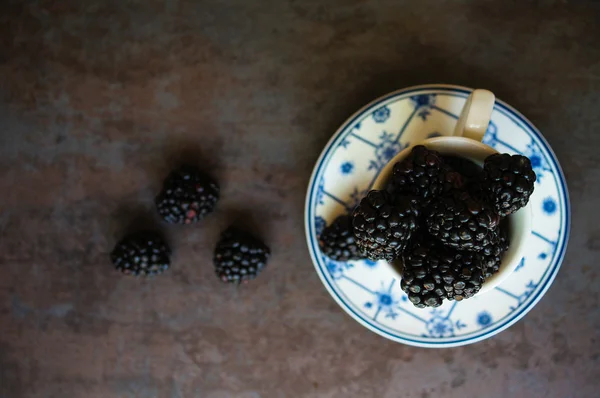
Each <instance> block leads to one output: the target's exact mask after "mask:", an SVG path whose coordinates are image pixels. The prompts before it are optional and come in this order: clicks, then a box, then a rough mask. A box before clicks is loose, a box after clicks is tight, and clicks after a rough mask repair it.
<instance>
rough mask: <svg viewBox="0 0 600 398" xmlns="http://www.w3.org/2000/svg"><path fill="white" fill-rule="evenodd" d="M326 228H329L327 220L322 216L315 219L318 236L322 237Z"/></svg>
mask: <svg viewBox="0 0 600 398" xmlns="http://www.w3.org/2000/svg"><path fill="white" fill-rule="evenodd" d="M325 226H327V222H326V221H325V219H324V218H323V217H321V216H316V217H315V232H316V233H317V236H319V235H321V232H323V230H324V229H325Z"/></svg>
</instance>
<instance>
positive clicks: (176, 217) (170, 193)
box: [156, 165, 219, 224]
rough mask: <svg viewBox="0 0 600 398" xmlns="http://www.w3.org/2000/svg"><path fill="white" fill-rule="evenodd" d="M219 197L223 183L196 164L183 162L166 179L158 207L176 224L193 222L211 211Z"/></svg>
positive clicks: (158, 199)
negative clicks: (198, 167) (220, 185)
mask: <svg viewBox="0 0 600 398" xmlns="http://www.w3.org/2000/svg"><path fill="white" fill-rule="evenodd" d="M218 200H219V185H218V184H217V183H216V182H215V181H214V180H212V179H211V178H210V177H208V176H207V175H205V174H204V173H202V172H201V171H200V170H198V169H197V168H196V167H194V166H189V165H183V166H181V167H180V168H178V169H176V170H174V171H172V172H171V173H170V174H169V176H168V177H167V178H166V179H165V181H164V184H163V188H162V191H161V192H160V193H159V194H158V196H157V197H156V208H157V209H158V212H159V213H160V215H161V216H162V217H163V219H164V220H165V221H166V222H168V223H172V224H191V223H194V222H198V221H200V220H201V219H203V218H204V217H205V216H206V215H207V214H209V213H211V212H212V211H213V210H214V209H215V206H216V204H217V201H218Z"/></svg>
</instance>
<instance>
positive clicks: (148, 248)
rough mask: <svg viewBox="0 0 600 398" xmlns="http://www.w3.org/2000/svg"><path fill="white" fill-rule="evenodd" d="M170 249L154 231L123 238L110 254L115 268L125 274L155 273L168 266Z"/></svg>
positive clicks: (162, 270)
mask: <svg viewBox="0 0 600 398" xmlns="http://www.w3.org/2000/svg"><path fill="white" fill-rule="evenodd" d="M170 254H171V250H170V249H169V247H168V246H167V244H166V243H165V242H164V241H163V239H162V238H161V237H160V235H158V234H157V233H155V232H140V233H136V234H132V235H129V236H126V237H125V238H123V239H122V240H121V241H120V242H119V243H117V245H116V246H115V248H114V249H113V251H112V253H111V254H110V258H111V260H112V262H113V264H114V266H115V268H116V269H118V270H119V271H121V272H123V273H124V274H127V275H149V276H150V275H157V274H160V273H162V272H164V271H166V270H167V269H168V268H169V264H170V259H169V256H170Z"/></svg>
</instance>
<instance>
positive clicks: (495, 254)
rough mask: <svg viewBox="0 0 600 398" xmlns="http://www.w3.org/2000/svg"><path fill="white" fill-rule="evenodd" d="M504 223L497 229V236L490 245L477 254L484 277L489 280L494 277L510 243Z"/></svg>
mask: <svg viewBox="0 0 600 398" xmlns="http://www.w3.org/2000/svg"><path fill="white" fill-rule="evenodd" d="M505 224H506V222H502V223H501V224H500V227H499V228H498V231H497V234H496V235H495V237H494V239H492V244H491V245H488V246H486V247H485V248H484V249H483V250H482V251H481V253H477V254H478V255H479V256H480V257H481V261H482V263H483V266H484V268H483V269H484V270H485V273H484V276H485V278H486V279H487V278H489V277H490V276H492V275H494V274H495V273H496V272H498V270H499V269H500V266H501V261H502V256H503V255H504V252H506V251H507V250H508V246H509V244H510V241H509V240H508V231H507V227H506V225H505Z"/></svg>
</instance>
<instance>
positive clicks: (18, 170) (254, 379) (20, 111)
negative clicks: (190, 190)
mask: <svg viewBox="0 0 600 398" xmlns="http://www.w3.org/2000/svg"><path fill="white" fill-rule="evenodd" d="M522 3H525V2H516V1H515V2H513V1H503V2H489V1H421V2H413V1H390V0H388V1H374V0H373V1H363V0H349V1H341V0H329V1H321V0H307V1H300V0H297V1H293V0H286V1H282V0H260V1H258V0H257V1H244V0H231V1H218V0H208V1H202V2H201V1H192V0H171V1H169V0H161V1H159V0H146V1H123V0H106V1H78V0H64V1H55V2H52V1H25V0H23V1H14V0H8V1H4V2H2V5H0V150H1V151H2V156H1V158H0V162H1V163H0V164H1V167H0V190H1V191H2V195H1V196H0V231H1V233H2V234H1V237H0V325H1V326H0V327H1V329H0V330H1V332H0V397H2V398H54V397H56V398H65V397H68V398H79V397H85V398H104V397H106V398H109V397H110V398H113V397H117V398H133V397H136V398H150V397H160V398H188V397H190V398H195V397H202V398H225V397H240V398H258V397H262V398H266V397H293V398H304V397H387V398H396V397H405V398H411V397H415V398H416V397H419V398H426V397H448V398H452V397H460V398H462V397H471V396H477V395H478V394H483V396H486V397H489V398H494V397H561V398H564V397H577V398H582V397H584V398H585V397H595V396H597V391H598V388H599V387H600V385H599V384H600V382H599V381H600V363H599V355H600V343H599V341H598V339H599V333H598V330H599V329H600V312H599V310H598V305H599V302H598V299H599V297H598V294H599V283H598V274H599V271H598V269H597V267H598V265H597V258H598V256H599V252H600V212H598V209H597V205H598V198H599V197H600V154H599V151H600V133H599V132H600V63H599V60H600V23H599V22H598V21H600V5H599V4H598V3H597V2H593V1H584V0H580V1H572V2H568V3H569V4H565V3H567V2H565V1H545V2H537V3H538V5H537V6H533V5H531V6H529V5H523V4H522ZM430 82H432V83H434V82H448V83H455V84H461V85H466V86H472V87H485V88H489V89H491V90H492V91H494V92H495V93H496V94H497V96H498V97H499V98H501V99H503V100H505V101H507V102H508V103H510V104H512V105H514V106H515V107H516V108H518V109H519V110H520V111H521V112H523V113H524V114H525V115H527V117H528V118H530V119H531V120H532V121H533V122H534V123H535V124H536V125H537V127H539V129H540V130H541V131H542V132H543V134H544V135H545V137H546V138H547V139H548V141H549V142H550V144H551V145H552V147H553V148H554V151H555V152H556V154H557V156H558V158H559V160H560V161H561V163H562V166H563V168H564V172H565V174H566V178H567V182H568V185H569V190H570V195H571V203H572V210H573V223H572V230H571V232H572V233H571V241H570V244H569V249H568V253H567V256H566V259H565V261H564V263H563V266H562V269H561V271H560V273H559V274H558V277H557V279H556V281H555V282H554V284H553V285H552V287H551V288H550V290H549V291H548V293H547V294H546V296H545V297H544V298H543V300H542V301H541V302H540V303H539V304H538V305H537V306H536V307H535V309H533V310H532V311H531V312H530V313H529V314H528V315H527V316H526V317H525V318H524V319H522V320H521V321H519V322H518V323H517V324H515V325H514V326H512V327H510V328H509V329H508V330H506V331H505V332H503V333H501V334H499V335H498V336H496V337H494V338H491V339H489V340H486V341H484V342H481V343H478V344H475V345H471V346H466V347H460V348H454V349H444V350H431V349H420V348H413V347H409V346H405V345H401V344H396V343H393V342H391V341H388V340H385V339H384V338H382V337H379V336H378V335H376V334H374V333H372V332H370V331H368V330H367V329H365V328H364V327H362V326H360V325H359V324H358V323H356V322H355V321H353V320H352V319H351V318H350V317H349V316H347V315H346V314H345V313H344V312H343V311H342V310H341V309H340V308H339V307H338V306H337V304H336V303H335V302H334V301H333V299H332V298H331V297H330V296H329V295H328V293H327V292H326V290H325V289H324V287H323V286H322V285H321V282H320V280H319V278H318V277H317V275H316V273H315V272H314V269H313V266H312V264H311V261H310V258H309V255H308V251H307V248H306V243H305V239H304V226H303V204H304V194H305V189H306V186H307V182H308V178H309V175H310V173H311V169H312V167H313V164H314V162H315V160H316V159H317V157H318V155H319V153H320V151H321V149H322V148H323V146H324V144H325V143H326V142H327V140H328V139H329V137H330V136H331V135H332V133H333V131H335V129H336V128H337V127H338V126H339V125H340V124H341V123H342V122H343V121H344V120H345V118H346V117H348V116H349V115H350V114H351V113H353V112H354V111H355V110H356V109H358V108H359V107H360V106H362V105H363V104H365V103H367V102H369V101H370V100H372V99H373V98H375V97H377V96H379V95H382V94H385V93H386V92H389V91H391V90H394V89H397V88H401V87H405V86H409V85H414V84H420V83H430ZM182 159H193V160H195V161H197V162H198V163H200V164H202V165H203V166H204V168H205V169H206V170H207V171H208V172H210V173H211V174H213V175H214V176H215V177H216V178H217V179H218V180H219V181H220V183H221V186H222V201H221V202H220V206H219V208H218V211H217V212H216V213H215V214H213V215H211V216H210V217H209V218H208V219H206V220H205V221H204V222H202V223H201V224H199V225H197V226H188V227H166V226H163V227H164V230H165V231H166V233H167V235H168V237H169V241H170V242H171V244H172V246H173V248H174V250H175V254H174V258H173V262H174V263H173V267H172V269H171V270H169V272H167V273H166V274H165V275H163V276H160V277H157V278H154V279H151V280H145V279H136V278H130V277H125V276H121V275H120V274H119V273H117V272H116V271H114V270H113V268H112V266H111V264H110V262H109V259H108V253H109V252H110V250H111V249H112V247H113V246H114V244H115V241H116V240H117V239H118V238H119V237H120V235H121V234H123V232H124V230H125V229H126V228H127V227H128V225H130V224H131V223H132V222H135V221H136V220H144V222H152V215H153V211H152V200H153V197H154V195H155V193H156V192H157V190H158V189H159V187H160V184H161V180H162V179H163V178H164V176H165V175H166V174H167V173H168V171H169V169H170V168H171V167H173V166H174V165H175V164H177V163H179V162H181V160H182ZM148 218H150V221H148ZM234 219H243V220H245V221H244V222H247V223H250V224H255V225H256V230H257V232H258V233H260V234H261V235H262V236H263V237H264V238H265V240H266V241H267V242H268V243H269V244H270V246H271V247H272V250H273V257H272V261H271V262H270V264H269V267H268V269H267V270H266V271H265V272H264V274H263V275H261V277H260V278H259V279H257V280H256V281H255V282H253V283H251V284H249V285H247V286H243V287H240V288H237V287H233V286H228V285H223V284H221V283H219V282H218V280H217V279H216V278H215V276H214V273H213V270H212V264H211V259H212V250H213V247H214V245H215V242H216V239H217V237H218V234H219V231H221V230H222V229H224V228H225V227H226V226H227V225H228V223H229V222H231V221H232V220H234Z"/></svg>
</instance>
